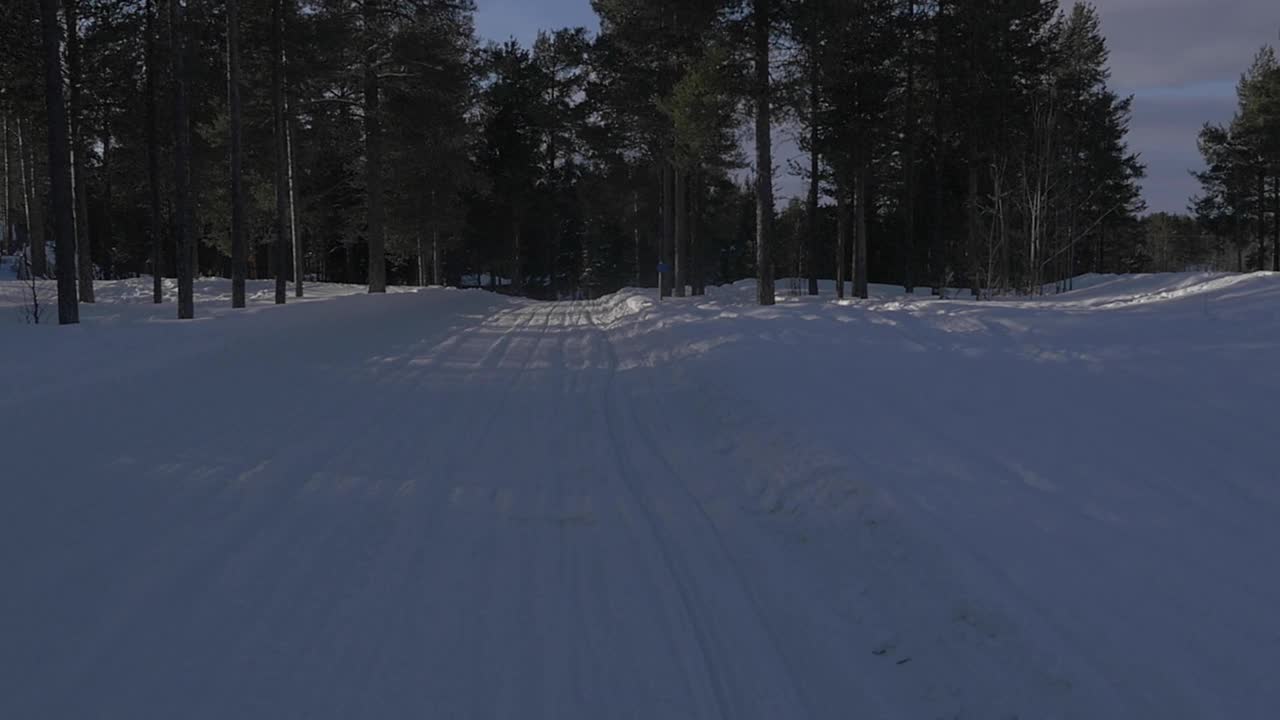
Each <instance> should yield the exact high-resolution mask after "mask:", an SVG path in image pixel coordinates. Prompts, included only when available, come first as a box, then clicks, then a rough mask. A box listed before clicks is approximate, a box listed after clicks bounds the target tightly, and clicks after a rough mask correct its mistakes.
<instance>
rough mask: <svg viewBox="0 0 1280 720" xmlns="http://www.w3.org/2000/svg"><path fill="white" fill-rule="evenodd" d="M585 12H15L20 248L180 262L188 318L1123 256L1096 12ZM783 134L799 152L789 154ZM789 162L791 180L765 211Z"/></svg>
mask: <svg viewBox="0 0 1280 720" xmlns="http://www.w3.org/2000/svg"><path fill="white" fill-rule="evenodd" d="M592 7H593V9H594V10H595V12H596V13H597V15H598V16H599V19H600V30H599V32H598V33H597V34H594V35H593V34H591V33H588V32H587V31H585V30H583V29H563V30H557V31H551V32H544V33H542V34H540V35H539V37H538V39H537V41H536V42H535V43H534V44H533V46H532V47H523V46H521V45H520V44H519V43H517V42H515V41H508V42H505V43H500V44H488V45H481V43H480V42H479V41H478V39H477V38H476V36H475V32H474V26H473V16H474V12H475V7H474V4H473V3H472V2H471V0H185V2H184V1H183V0H7V3H6V8H7V10H6V20H8V18H13V19H14V21H13V22H6V23H5V25H4V27H3V29H0V33H2V34H3V35H2V36H0V114H2V115H3V123H4V142H3V143H0V144H3V146H4V163H5V167H4V178H5V189H4V203H5V205H4V211H5V221H6V222H5V227H6V232H5V233H4V235H5V237H4V242H5V243H6V245H7V246H9V247H10V249H12V248H18V247H25V248H29V252H30V256H31V263H32V266H33V267H34V269H35V270H36V272H37V273H38V274H41V275H54V274H56V275H58V277H59V279H60V281H64V280H65V281H66V282H70V280H69V279H67V278H64V277H63V276H65V275H68V274H71V275H74V277H75V279H76V282H75V285H74V287H73V288H72V287H71V286H68V289H74V290H75V291H77V293H78V298H79V300H81V301H87V302H91V301H92V298H93V294H92V291H93V287H92V286H93V281H94V279H95V277H108V278H112V277H124V276H130V275H136V274H145V273H150V274H152V275H154V276H155V277H156V278H157V280H156V285H155V294H156V299H157V301H159V298H160V293H161V285H160V280H159V278H160V277H173V276H177V277H178V280H179V282H178V286H179V296H180V302H179V312H180V314H182V315H183V316H190V314H191V313H192V312H193V308H192V307H191V284H192V278H193V277H195V276H198V275H201V274H214V275H221V276H226V277H231V278H233V287H234V288H235V292H234V293H233V295H234V298H233V302H235V303H236V304H240V303H242V302H243V299H244V298H243V292H244V291H243V287H244V284H243V281H244V279H245V278H266V277H274V278H276V279H277V286H276V299H277V301H278V302H284V301H285V298H286V285H285V283H286V282H287V281H293V282H294V283H295V284H296V286H295V292H296V293H298V294H301V293H302V292H303V281H304V280H305V279H308V278H312V279H317V280H327V281H328V280H331V281H344V282H367V283H368V284H369V286H370V290H371V291H373V292H379V291H382V290H384V289H385V288H386V286H387V284H388V283H393V284H400V283H408V284H429V283H439V284H453V285H463V284H478V283H481V282H484V283H488V284H489V285H491V286H492V287H494V288H495V289H501V290H503V291H506V292H513V293H521V294H526V295H530V296H535V297H547V298H550V297H564V296H566V295H569V294H579V293H581V294H587V295H595V294H599V293H603V292H607V291H610V290H613V289H616V288H618V287H620V286H623V285H626V284H652V283H654V282H660V284H661V286H662V291H663V292H664V293H667V294H678V295H683V294H685V293H689V292H691V293H695V294H696V293H700V292H702V290H703V289H704V288H705V287H706V285H707V284H709V283H715V282H722V281H727V280H734V279H738V278H742V277H747V276H752V275H754V276H757V277H759V278H760V280H761V283H760V285H761V293H760V300H761V302H763V303H770V302H772V301H773V298H774V287H773V277H774V276H775V275H794V276H797V277H804V278H808V279H809V287H808V290H809V291H811V292H815V293H816V292H817V278H819V277H828V278H830V277H837V278H839V279H840V280H841V281H842V282H841V283H840V287H841V291H842V292H843V289H844V288H845V281H852V283H853V285H852V287H853V293H854V294H855V295H860V296H865V294H866V288H867V284H868V283H869V282H871V281H880V282H893V283H898V284H902V285H906V286H907V287H908V288H913V287H915V286H922V287H924V286H931V287H934V288H943V287H948V286H949V287H957V286H960V287H969V288H972V289H973V290H974V292H979V291H981V290H989V291H1000V290H1015V289H1017V290H1033V289H1037V288H1040V287H1042V286H1043V285H1044V284H1045V283H1046V282H1052V281H1054V280H1057V279H1061V278H1065V277H1069V276H1071V275H1074V274H1076V273H1079V272H1082V271H1112V270H1119V269H1123V268H1124V267H1125V263H1126V262H1129V261H1130V260H1131V258H1132V255H1133V253H1134V248H1135V247H1136V246H1137V245H1138V242H1139V241H1138V237H1139V235H1140V234H1139V232H1138V226H1137V220H1136V215H1137V213H1138V212H1139V211H1140V210H1141V202H1140V200H1139V195H1138V190H1137V187H1136V181H1137V180H1138V179H1139V178H1140V177H1141V175H1142V168H1141V166H1140V164H1139V163H1138V161H1137V159H1136V158H1135V157H1134V156H1133V155H1131V154H1130V153H1129V152H1128V151H1127V149H1126V146H1125V134H1126V132H1127V123H1128V118H1129V100H1128V99H1126V98H1121V97H1118V96H1117V95H1116V94H1115V93H1114V92H1112V91H1111V90H1110V89H1109V88H1108V86H1107V81H1108V70H1107V62H1108V58H1107V49H1106V45H1105V42H1104V40H1103V37H1102V33H1101V29H1100V27H1099V20H1098V16H1097V13H1096V12H1095V11H1094V10H1093V8H1092V7H1090V6H1088V5H1076V6H1074V7H1071V8H1069V9H1062V8H1060V7H1059V6H1058V3H1057V2H1056V0H963V1H962V0H930V1H926V0H860V1H856V2H855V1H850V0H592ZM50 43H52V44H53V45H52V46H51V45H50ZM50 63H53V65H52V66H50ZM50 68H52V73H47V72H46V71H47V70H49V69H50ZM46 80H47V82H46ZM55 93H60V94H61V95H62V97H60V98H54V97H53V95H54V94H55ZM51 98H52V99H51ZM54 106H56V107H60V108H63V109H64V110H65V117H64V118H63V125H65V128H63V127H62V125H60V124H59V122H58V118H57V117H54V114H51V113H50V111H49V108H51V107H54ZM780 135H788V136H793V137H794V139H795V140H796V145H797V146H798V147H799V149H800V151H801V152H802V153H803V157H801V158H797V159H790V158H785V159H784V160H786V163H785V165H783V166H781V167H779V166H778V160H777V159H776V158H775V154H774V152H773V148H772V143H773V142H774V140H775V138H776V137H778V136H780ZM58 147H62V148H63V154H60V153H59V152H58V151H57V148H58ZM46 150H47V152H46ZM64 154H65V158H66V159H65V161H64V160H63V159H62V158H63V155H64ZM64 165H65V170H66V173H65V177H64V173H63V172H62V171H63V169H64V168H63V166H64ZM784 173H789V174H792V175H794V176H796V180H795V182H796V183H799V184H803V185H805V186H806V187H807V189H808V190H807V193H806V196H805V197H802V198H799V199H797V200H796V201H794V202H792V203H790V204H787V205H785V207H783V208H782V210H781V212H779V211H778V210H777V209H775V207H774V204H775V194H776V186H777V184H778V182H779V179H780V177H781V176H782V175H783V174H784ZM64 182H65V184H66V187H65V188H63V187H62V185H63V184H64ZM64 190H65V193H64ZM64 195H65V197H64ZM64 227H65V232H63V230H62V228H64ZM49 238H57V239H58V240H60V241H62V242H63V244H64V245H65V247H66V251H65V252H60V253H59V258H60V259H67V260H68V261H69V262H70V265H69V266H68V267H69V268H70V269H64V268H62V267H59V268H58V269H56V270H55V269H54V268H52V267H49V264H48V262H47V259H46V258H45V257H44V248H45V243H44V242H42V240H46V239H49ZM64 256H69V258H67V257H64ZM659 268H661V269H663V270H665V272H663V273H661V278H660V280H659V277H658V275H659V273H658V272H657V271H658V269H659Z"/></svg>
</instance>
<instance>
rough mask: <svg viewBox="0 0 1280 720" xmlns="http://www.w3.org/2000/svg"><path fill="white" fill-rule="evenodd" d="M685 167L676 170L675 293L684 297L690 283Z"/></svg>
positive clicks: (687, 192)
mask: <svg viewBox="0 0 1280 720" xmlns="http://www.w3.org/2000/svg"><path fill="white" fill-rule="evenodd" d="M687 179H688V178H687V175H686V174H685V170H684V168H676V170H675V193H676V200H675V206H676V208H675V211H676V228H675V230H676V237H675V253H674V256H675V270H676V276H675V295H676V297H684V295H685V289H686V288H687V286H688V284H689V266H688V265H689V257H688V247H689V186H688V182H687Z"/></svg>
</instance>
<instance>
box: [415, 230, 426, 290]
mask: <svg viewBox="0 0 1280 720" xmlns="http://www.w3.org/2000/svg"><path fill="white" fill-rule="evenodd" d="M416 284H417V286H418V287H426V286H427V240H426V238H425V237H424V236H423V234H422V233H421V232H419V233H418V277H417V283H416Z"/></svg>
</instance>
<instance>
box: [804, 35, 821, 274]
mask: <svg viewBox="0 0 1280 720" xmlns="http://www.w3.org/2000/svg"><path fill="white" fill-rule="evenodd" d="M809 24H810V28H809V47H808V50H807V53H808V55H809V58H808V59H809V197H808V205H807V206H806V207H805V224H806V225H807V226H808V227H806V228H805V230H806V235H807V237H806V242H805V261H804V264H805V268H806V269H807V270H808V273H809V294H810V295H817V294H818V248H819V247H820V239H819V238H820V233H821V227H820V225H819V222H818V195H819V193H820V185H821V177H820V175H821V170H822V160H821V154H820V152H819V149H818V142H819V138H818V124H819V122H820V121H821V118H820V116H821V113H822V73H821V69H820V67H819V64H818V56H819V55H820V54H821V52H822V43H821V35H820V33H819V24H818V23H817V22H816V21H814V20H812V19H811V20H810V21H809Z"/></svg>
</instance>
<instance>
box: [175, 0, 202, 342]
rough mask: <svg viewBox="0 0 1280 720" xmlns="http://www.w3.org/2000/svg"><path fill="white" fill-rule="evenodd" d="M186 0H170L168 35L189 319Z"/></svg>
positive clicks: (182, 283)
mask: <svg viewBox="0 0 1280 720" xmlns="http://www.w3.org/2000/svg"><path fill="white" fill-rule="evenodd" d="M183 2H184V0H169V25H170V30H169V37H170V38H171V40H170V45H171V46H172V55H173V62H172V65H173V176H174V182H173V205H174V208H173V209H174V223H173V227H174V234H175V235H176V236H177V242H176V243H175V244H176V246H177V249H176V251H175V257H176V258H177V266H178V268H177V269H178V318H179V319H181V320H189V319H191V318H194V317H195V315H196V309H195V240H194V237H193V236H192V231H193V228H192V224H193V220H192V214H193V212H194V210H193V208H192V200H191V120H190V117H189V114H188V106H187V88H188V83H189V82H190V79H189V78H188V77H187V72H188V70H187V54H188V52H189V45H190V38H188V37H187V21H186V17H185V15H186V8H185V7H183Z"/></svg>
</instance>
